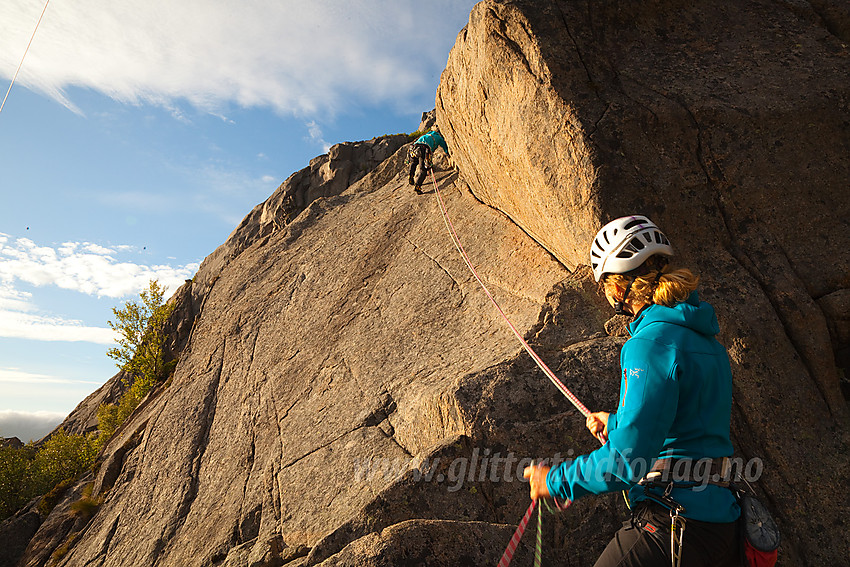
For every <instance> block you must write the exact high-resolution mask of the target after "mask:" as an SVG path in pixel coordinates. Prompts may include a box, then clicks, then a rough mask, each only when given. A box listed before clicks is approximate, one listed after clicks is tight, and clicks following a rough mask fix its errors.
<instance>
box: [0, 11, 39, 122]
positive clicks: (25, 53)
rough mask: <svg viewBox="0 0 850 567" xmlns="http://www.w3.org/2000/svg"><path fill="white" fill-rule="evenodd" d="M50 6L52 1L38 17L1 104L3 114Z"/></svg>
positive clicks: (0, 110) (0, 109) (0, 108)
mask: <svg viewBox="0 0 850 567" xmlns="http://www.w3.org/2000/svg"><path fill="white" fill-rule="evenodd" d="M48 4H50V0H47V2H45V3H44V8H43V9H42V10H41V16H39V17H38V22H36V24H35V29H34V30H32V36H30V41H29V43H28V44H27V48H26V49H25V50H24V54H23V56H22V57H21V62H20V63H18V68H17V69H16V70H15V75H14V76H13V77H12V82H11V83H9V89H8V90H7V91H6V96H4V97H3V102H2V103H0V112H3V107H4V106H6V99H7V98H9V93H10V92H12V85H14V84H15V79H17V78H18V73H20V71H21V66H23V64H24V58H25V57H26V56H27V52H28V51H29V50H30V45H32V40H33V39H34V38H35V32H37V31H38V26H39V25H40V24H41V19H42V18H43V17H44V13H45V12H46V11H47V5H48Z"/></svg>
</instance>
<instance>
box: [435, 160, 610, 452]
mask: <svg viewBox="0 0 850 567" xmlns="http://www.w3.org/2000/svg"><path fill="white" fill-rule="evenodd" d="M431 180H432V181H433V182H434V189H435V191H434V192H435V194H436V195H437V202H438V203H439V205H440V212H441V213H442V214H443V222H445V224H446V228H447V229H448V231H449V234H450V235H451V237H452V242H453V243H454V245H455V247H456V248H457V249H458V252H460V255H461V256H463V261H464V262H465V263H466V266H467V267H468V268H469V271H470V272H472V275H473V276H475V279H476V280H478V283H479V284H480V285H481V288H482V289H483V290H484V293H486V294H487V297H489V298H490V301H491V302H492V303H493V305H494V306H495V307H496V310H498V312H499V315H501V316H502V318H503V319H504V320H505V322H506V323H507V324H508V327H510V328H511V331H513V333H514V335H515V336H516V338H517V339H519V342H520V343H522V346H523V348H524V349H525V350H526V352H528V354H529V355H530V356H531V358H532V359H533V360H534V362H536V363H537V366H539V367H540V369H541V370H542V371H543V373H544V374H545V375H546V377H547V378H549V380H550V381H551V382H552V383H553V384H554V385H555V387H556V388H558V390H560V392H561V393H562V394H564V396H566V398H567V399H568V400H569V401H570V403H572V404H573V405H574V406H575V408H576V409H577V410H578V411H579V412H581V414H582V415H583V416H584V417H587V416H588V415H590V410H588V409H587V407H585V405H584V404H583V403H581V401H580V400H579V399H578V398H577V397H576V396H575V394H573V393H572V392H570V391H569V390H568V389H567V387H566V386H564V384H563V383H562V382H561V381H560V380H558V377H557V376H555V373H554V372H552V370H550V369H549V367H548V366H546V363H545V362H543V359H542V358H540V356H538V355H537V353H536V352H534V349H532V348H531V346H530V345H529V344H528V343H527V342H526V340H525V339H524V338H523V337H522V335H521V334H520V332H519V331H518V330H517V328H516V327H515V326H514V324H513V323H511V320H510V319H508V316H507V315H505V312H504V311H502V308H501V307H499V304H498V303H497V302H496V299H495V298H494V297H493V294H491V293H490V290H488V289H487V286H486V285H485V284H484V282H483V281H482V280H481V278H480V277H479V276H478V272H476V271H475V267H473V265H472V262H471V261H470V259H469V256H468V255H467V254H466V250H464V248H463V245H461V243H460V238H458V235H457V231H456V230H455V227H454V224H453V223H452V219H451V218H450V217H449V213H448V210H447V209H446V204H445V203H444V202H443V197H442V195H441V194H440V187H439V186H438V185H437V178H436V176H435V175H434V169H433V168H432V169H431ZM600 441H602V440H601V439H600ZM603 444H604V442H603Z"/></svg>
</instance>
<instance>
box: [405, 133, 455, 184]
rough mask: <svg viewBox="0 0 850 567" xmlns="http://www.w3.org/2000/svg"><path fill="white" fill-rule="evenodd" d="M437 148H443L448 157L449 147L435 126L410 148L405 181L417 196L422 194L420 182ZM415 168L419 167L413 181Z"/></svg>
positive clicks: (423, 179)
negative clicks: (408, 171) (407, 172)
mask: <svg viewBox="0 0 850 567" xmlns="http://www.w3.org/2000/svg"><path fill="white" fill-rule="evenodd" d="M437 148H443V151H444V152H446V155H449V146H448V145H446V141H445V140H444V139H443V136H442V135H441V134H440V130H439V129H438V128H437V126H434V127H433V128H432V129H431V131H430V132H428V133H426V134H423V135H422V136H419V137H418V138H417V139H416V141H415V142H413V146H411V148H410V173H409V174H408V176H407V181H408V183H410V184H411V185H413V186H414V191H416V193H417V194H419V195H421V194H422V182H423V181H425V176H426V175H427V174H428V170H429V169H431V157H432V156H433V154H434V152H435V151H436V150H437ZM417 166H419V175H417V176H416V179H414V178H413V175H414V174H415V173H416V167H417Z"/></svg>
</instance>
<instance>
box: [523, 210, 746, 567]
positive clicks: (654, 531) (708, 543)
mask: <svg viewBox="0 0 850 567" xmlns="http://www.w3.org/2000/svg"><path fill="white" fill-rule="evenodd" d="M672 255H673V249H672V247H671V246H670V243H669V242H668V240H667V238H666V237H665V236H664V234H663V233H662V232H661V231H660V230H659V229H658V227H657V226H656V225H655V224H653V223H652V222H651V221H650V220H649V219H648V218H646V217H644V216H631V217H623V218H619V219H616V220H614V221H612V222H610V223H608V224H607V225H605V226H604V227H603V228H602V230H600V231H599V233H598V234H597V236H596V238H595V239H594V241H593V243H592V246H591V263H592V267H593V275H594V278H595V279H596V281H597V282H600V285H601V286H602V289H603V291H604V294H605V296H606V298H607V299H608V301H609V302H610V303H611V305H612V307H614V309H615V310H616V312H617V313H625V314H628V315H632V316H634V321H633V322H632V323H631V324H630V325H629V330H630V332H631V338H629V340H628V341H626V343H625V344H624V345H623V348H622V351H621V353H620V365H621V377H620V378H621V382H620V400H619V407H618V408H617V410H616V411H615V412H611V413H608V412H597V413H592V414H590V415H589V416H588V417H587V428H588V429H589V430H590V432H591V433H593V434H594V435H597V436H600V438H601V439H602V440H603V441H604V445H603V446H602V447H600V448H599V449H596V450H595V451H593V452H591V453H589V454H587V455H582V456H580V457H578V458H576V459H575V460H573V461H572V462H567V463H562V464H561V465H559V466H557V467H555V468H551V469H550V468H548V467H545V466H538V467H528V468H526V469H525V476H526V478H529V480H530V483H531V497H532V498H533V499H537V498H555V499H562V500H569V501H573V500H576V499H578V498H581V497H582V496H585V495H588V494H602V493H606V492H615V491H621V490H626V491H628V501H629V502H630V504H631V518H630V520H628V521H627V522H625V523H624V524H623V527H622V528H621V529H620V530H619V531H618V532H617V533H616V534H615V535H614V538H613V539H612V540H611V541H610V543H609V544H608V546H607V548H606V549H605V551H604V552H603V553H602V555H601V556H600V557H599V559H598V561H597V562H596V567H607V566H613V565H620V566H649V565H653V566H655V565H657V566H659V567H661V566H666V565H670V564H671V561H672V564H673V565H677V564H679V562H680V561H681V560H684V563H682V564H683V565H687V566H694V567H695V566H700V565H706V566H707V565H712V566H714V567H723V566H726V565H729V566H732V565H739V564H740V563H739V561H740V555H739V553H740V551H739V544H738V541H739V540H738V530H737V522H736V520H737V519H738V517H739V515H740V508H739V506H738V504H737V502H736V499H735V496H734V494H733V493H732V491H731V490H729V489H728V482H726V481H728V480H729V472H728V470H727V469H728V464H729V460H728V458H727V457H730V456H731V455H732V442H731V441H730V438H729V422H730V414H731V406H732V372H731V367H730V364H729V358H728V355H727V353H726V349H725V348H724V347H723V346H722V345H721V344H720V343H719V342H717V340H716V339H715V335H716V334H717V333H718V332H719V327H718V323H717V318H716V316H715V313H714V308H713V307H712V306H711V305H709V304H708V303H706V302H703V301H700V300H699V298H698V296H697V292H696V291H695V289H696V286H697V281H698V277H697V276H695V275H694V274H693V273H692V272H691V271H690V270H687V269H671V267H670V266H668V258H669V257H671V256H672ZM671 526H672V529H671ZM671 532H672V533H671Z"/></svg>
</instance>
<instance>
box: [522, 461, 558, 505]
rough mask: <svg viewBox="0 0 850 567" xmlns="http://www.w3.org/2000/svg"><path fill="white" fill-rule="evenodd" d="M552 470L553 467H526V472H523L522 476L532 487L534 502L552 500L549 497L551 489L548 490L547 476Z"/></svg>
mask: <svg viewBox="0 0 850 567" xmlns="http://www.w3.org/2000/svg"><path fill="white" fill-rule="evenodd" d="M550 468H551V467H544V466H543V465H532V466H530V467H525V470H523V471H522V476H523V477H524V478H527V479H528V481H529V484H530V485H531V499H532V500H537V499H539V498H551V496H550V495H549V489H548V488H546V475H547V474H549V469H550Z"/></svg>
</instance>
